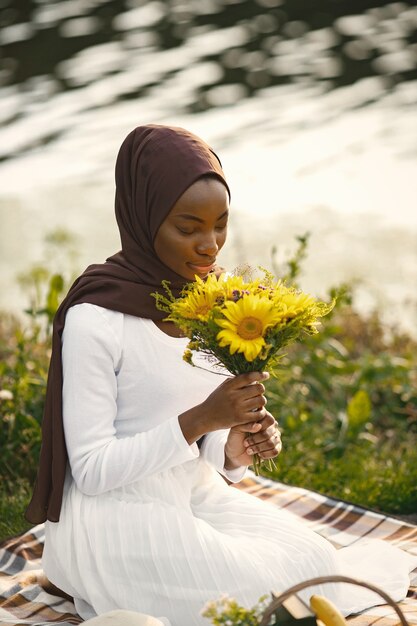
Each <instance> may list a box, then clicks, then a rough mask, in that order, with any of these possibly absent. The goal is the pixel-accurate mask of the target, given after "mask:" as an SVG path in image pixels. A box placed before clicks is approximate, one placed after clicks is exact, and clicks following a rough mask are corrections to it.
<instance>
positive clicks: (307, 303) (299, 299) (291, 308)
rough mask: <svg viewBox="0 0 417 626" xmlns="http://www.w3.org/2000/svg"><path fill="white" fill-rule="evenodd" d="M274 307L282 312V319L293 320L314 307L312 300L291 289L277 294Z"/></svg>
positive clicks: (306, 295)
mask: <svg viewBox="0 0 417 626" xmlns="http://www.w3.org/2000/svg"><path fill="white" fill-rule="evenodd" d="M274 302H275V306H278V307H279V308H280V309H281V311H282V313H281V314H282V317H283V318H284V319H293V318H294V317H297V315H300V314H303V313H307V312H308V311H309V310H310V309H311V308H312V307H313V306H314V302H315V301H314V298H313V297H312V296H310V295H309V294H307V293H302V292H299V293H297V292H296V291H295V290H293V289H288V290H286V291H285V292H283V291H281V293H277V295H276V298H274Z"/></svg>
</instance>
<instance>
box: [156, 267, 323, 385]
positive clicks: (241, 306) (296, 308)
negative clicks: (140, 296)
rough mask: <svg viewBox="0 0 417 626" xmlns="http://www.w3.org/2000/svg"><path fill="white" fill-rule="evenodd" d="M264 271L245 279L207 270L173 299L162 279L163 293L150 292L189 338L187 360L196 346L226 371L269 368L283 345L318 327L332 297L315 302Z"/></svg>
mask: <svg viewBox="0 0 417 626" xmlns="http://www.w3.org/2000/svg"><path fill="white" fill-rule="evenodd" d="M263 273H264V275H263V277H262V278H255V279H254V280H250V281H245V280H244V278H243V277H242V276H233V275H228V274H221V275H220V276H219V277H217V276H215V275H214V274H210V275H209V276H208V277H207V279H206V280H205V281H203V280H202V279H201V278H199V277H198V276H196V279H195V282H192V283H188V284H187V285H185V287H184V288H183V291H182V293H181V296H180V297H179V298H176V299H175V298H173V296H172V294H171V292H170V289H169V285H168V284H167V283H166V282H165V283H164V287H165V290H166V293H167V295H166V296H164V295H162V294H154V296H155V298H156V300H157V307H158V308H159V309H161V310H163V311H165V312H166V313H167V314H168V315H167V317H166V320H167V321H171V322H174V323H175V325H176V326H178V327H179V328H180V329H181V330H182V331H183V332H184V334H185V335H186V336H187V337H189V338H190V342H189V344H188V346H187V350H186V353H185V355H184V358H185V359H186V360H187V361H188V362H190V363H191V364H192V353H193V352H194V351H198V352H202V353H204V354H206V355H207V357H209V359H210V360H211V361H212V362H215V363H217V364H219V365H222V366H223V367H225V368H226V369H227V370H228V371H229V372H230V373H231V374H244V373H246V372H251V371H271V369H272V368H273V366H274V365H275V364H276V363H277V361H278V360H279V358H280V355H279V354H278V353H279V351H280V350H281V349H282V348H283V347H284V346H286V345H288V343H290V342H291V341H294V340H297V339H299V338H300V337H301V335H303V334H307V335H312V334H315V333H317V332H318V329H317V325H318V323H319V320H320V318H321V317H323V316H324V315H326V314H327V313H329V312H330V311H331V310H332V308H333V306H334V302H331V303H330V304H327V303H325V302H319V301H317V300H316V299H315V298H313V297H312V296H310V295H308V294H306V293H304V292H302V291H299V290H297V289H295V288H294V287H288V286H286V285H285V284H284V283H282V282H281V281H276V280H274V277H273V275H272V274H271V273H270V272H268V271H266V270H263Z"/></svg>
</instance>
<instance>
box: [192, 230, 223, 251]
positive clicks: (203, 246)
mask: <svg viewBox="0 0 417 626" xmlns="http://www.w3.org/2000/svg"><path fill="white" fill-rule="evenodd" d="M218 250H219V246H218V244H217V238H216V233H214V232H213V233H208V234H207V235H205V236H204V237H202V238H201V239H200V240H199V242H198V244H197V252H198V253H199V254H207V255H210V256H213V255H215V254H217V252H218Z"/></svg>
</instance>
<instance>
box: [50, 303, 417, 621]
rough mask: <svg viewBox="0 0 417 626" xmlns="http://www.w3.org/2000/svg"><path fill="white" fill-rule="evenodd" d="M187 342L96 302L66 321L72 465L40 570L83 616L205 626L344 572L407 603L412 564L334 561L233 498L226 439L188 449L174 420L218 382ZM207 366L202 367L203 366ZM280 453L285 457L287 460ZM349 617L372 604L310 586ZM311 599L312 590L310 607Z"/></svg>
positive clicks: (236, 473) (288, 522)
mask: <svg viewBox="0 0 417 626" xmlns="http://www.w3.org/2000/svg"><path fill="white" fill-rule="evenodd" d="M186 343H187V340H186V339H178V338H173V337H169V336H168V335H166V334H165V333H163V332H162V331H161V330H160V329H159V328H158V327H157V326H156V325H155V324H154V323H153V322H152V321H150V320H147V319H141V318H137V317H132V316H129V315H123V314H122V313H118V312H115V311H109V310H107V309H103V308H101V307H98V306H95V305H91V304H81V305H77V306H75V307H73V308H71V309H70V310H69V312H68V313H67V319H66V325H65V330H64V335H63V374H64V388H63V414H64V428H65V437H66V442H67V448H68V455H69V461H70V468H68V471H67V478H66V484H65V490H64V499H63V506H62V511H61V517H60V521H59V522H58V523H51V522H47V523H46V540H45V550H44V556H43V567H44V570H45V573H46V575H47V576H48V578H49V579H50V580H51V581H52V582H53V583H55V584H56V585H57V586H58V587H60V588H61V589H63V590H64V591H66V592H68V593H69V594H70V595H72V596H73V597H74V599H75V604H76V608H77V610H78V612H79V613H80V615H81V616H82V617H83V618H84V619H88V618H90V617H92V616H94V615H95V614H101V613H105V612H107V611H111V610H113V609H118V608H120V609H130V610H133V611H138V612H141V613H147V614H150V615H154V616H155V617H162V616H164V617H165V618H167V620H166V623H167V624H168V623H170V624H171V625H172V626H194V625H200V626H203V625H208V621H207V620H206V619H204V618H203V617H201V615H200V611H201V609H202V607H203V605H204V604H205V603H206V602H207V601H209V600H213V599H218V598H219V597H220V595H221V594H223V593H227V594H228V595H230V596H232V597H235V598H237V599H238V601H239V602H240V603H242V604H244V605H246V606H251V605H252V604H254V603H255V602H256V601H257V600H258V598H259V597H260V596H261V595H264V594H265V593H269V592H270V591H271V590H274V591H276V592H279V591H284V590H285V589H286V588H288V587H289V586H291V585H293V584H295V583H296V582H300V581H302V580H305V579H307V578H311V577H313V576H319V575H327V574H337V573H342V574H347V575H354V576H356V577H360V578H361V579H367V580H369V581H370V582H374V583H375V584H377V585H380V586H382V587H383V588H384V589H385V590H386V591H387V592H388V593H389V594H391V595H392V596H393V597H394V599H396V600H400V599H401V598H403V597H404V596H405V595H406V593H407V589H408V586H409V576H408V572H409V571H411V570H412V569H413V567H416V566H417V559H416V558H415V557H411V556H410V555H408V554H407V553H405V552H403V551H401V550H398V549H395V548H393V547H391V546H390V545H388V544H386V543H384V542H382V541H374V542H368V543H365V544H359V545H358V546H356V547H355V546H354V547H352V548H344V549H342V550H339V551H337V550H335V548H334V547H333V546H332V545H331V544H330V543H329V542H328V541H327V540H325V539H323V538H322V537H321V536H319V535H318V534H316V533H314V532H313V531H311V530H310V529H307V528H306V527H305V526H303V524H302V523H301V522H299V521H298V520H297V519H296V518H295V517H293V516H292V515H291V514H289V513H287V512H285V511H279V510H277V509H276V507H274V506H273V505H271V504H269V503H266V502H262V501H260V500H259V499H257V498H255V497H253V496H250V495H248V494H246V493H242V492H240V491H239V490H237V489H233V488H231V487H229V486H228V485H227V484H226V481H225V480H224V479H223V478H222V476H221V475H220V474H223V475H224V476H227V478H228V479H229V480H230V481H232V482H233V481H238V480H240V479H241V478H242V477H243V475H244V473H245V469H244V468H241V469H239V468H238V469H236V470H233V471H232V472H230V471H229V472H227V471H225V470H224V467H223V465H224V443H225V440H226V437H227V431H216V432H214V433H210V434H209V435H207V436H206V438H205V441H204V444H203V446H202V448H201V450H199V449H198V447H197V445H196V444H193V445H191V446H190V445H188V443H187V442H186V440H185V439H184V437H183V435H182V431H181V429H180V426H179V423H178V417H177V416H178V415H179V414H180V413H182V412H184V411H185V410H187V409H188V408H190V407H192V406H195V405H197V404H199V403H200V402H202V401H203V400H204V399H205V398H206V397H207V396H208V395H209V393H211V391H212V390H213V389H214V388H215V387H217V386H218V385H219V384H220V383H221V382H222V380H223V377H222V376H220V375H218V374H215V373H213V372H208V371H204V370H201V369H198V368H192V367H191V366H190V365H188V364H187V363H185V362H184V361H183V360H182V353H183V351H184V348H185V345H186ZM202 365H203V366H204V367H207V363H206V362H205V361H203V362H202ZM283 454H285V451H284V452H283ZM315 591H316V592H317V593H322V594H325V595H326V596H327V597H329V598H330V599H332V600H333V601H334V602H335V603H336V604H337V605H338V606H339V608H340V609H341V610H342V611H343V613H344V614H349V613H352V612H357V611H360V610H362V609H364V608H367V607H369V606H372V605H374V604H376V603H377V602H378V598H377V596H375V594H372V593H371V592H368V591H366V590H362V589H360V588H358V587H353V586H350V585H346V586H345V587H342V586H340V585H337V586H332V585H326V586H325V587H323V589H316V590H315ZM311 593H312V590H311V589H309V590H308V592H306V597H309V596H310V595H311Z"/></svg>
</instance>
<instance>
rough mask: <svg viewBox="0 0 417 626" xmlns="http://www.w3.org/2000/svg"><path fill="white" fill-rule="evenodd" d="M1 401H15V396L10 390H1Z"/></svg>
mask: <svg viewBox="0 0 417 626" xmlns="http://www.w3.org/2000/svg"><path fill="white" fill-rule="evenodd" d="M0 400H13V394H12V392H11V391H9V389H0Z"/></svg>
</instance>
